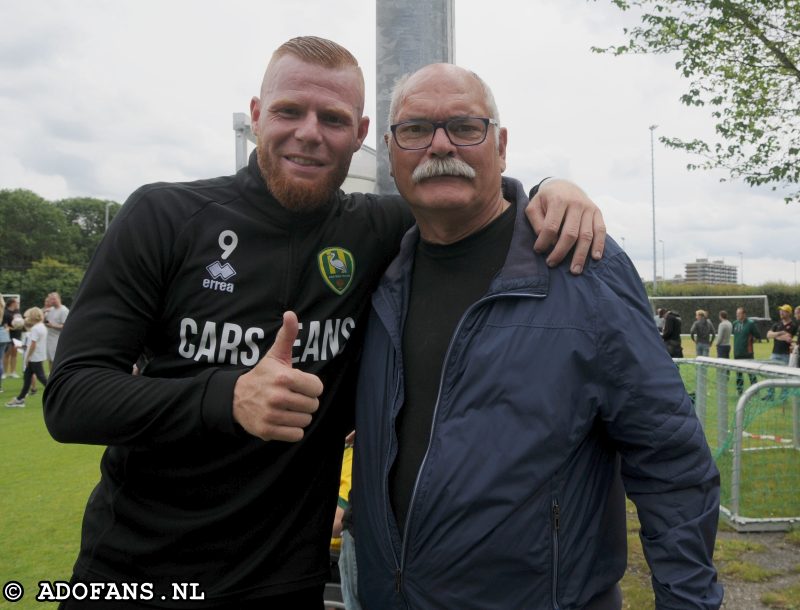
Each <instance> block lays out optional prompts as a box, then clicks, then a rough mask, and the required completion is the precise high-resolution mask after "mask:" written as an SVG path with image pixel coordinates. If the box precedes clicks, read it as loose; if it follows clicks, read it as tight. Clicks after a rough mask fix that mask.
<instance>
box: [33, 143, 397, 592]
mask: <svg viewBox="0 0 800 610" xmlns="http://www.w3.org/2000/svg"><path fill="white" fill-rule="evenodd" d="M411 221H412V218H411V214H410V212H409V211H408V209H407V207H406V206H405V205H404V204H403V203H402V202H401V201H400V199H399V198H396V197H391V198H378V197H375V196H372V195H345V194H343V193H342V192H339V193H338V194H337V195H336V196H335V198H334V200H333V201H332V202H331V203H330V204H329V205H328V206H326V207H325V208H324V209H322V210H319V211H316V212H313V213H297V212H290V211H288V210H286V209H284V208H283V207H281V206H280V205H279V204H278V202H277V201H276V200H275V199H274V198H273V197H272V196H271V195H270V193H269V192H268V191H267V190H266V188H265V186H264V183H263V180H262V178H261V176H260V174H259V170H258V166H257V164H256V161H255V153H254V154H253V155H252V156H251V158H250V164H249V167H247V168H244V169H242V170H240V171H239V172H238V173H237V174H236V175H235V176H227V177H221V178H216V179H211V180H202V181H197V182H190V183H182V184H153V185H149V186H145V187H142V188H140V189H139V190H138V191H136V192H135V193H134V194H133V195H132V196H131V197H130V198H129V199H128V201H127V202H126V203H125V205H124V207H123V208H122V210H121V211H120V213H119V214H118V215H117V217H116V218H115V219H114V221H113V223H112V224H111V226H110V227H109V229H108V232H107V234H106V235H105V237H104V239H103V241H102V243H101V244H100V246H99V248H98V250H97V252H96V254H95V256H94V259H93V260H92V263H91V265H90V267H89V270H88V271H87V273H86V276H85V278H84V281H83V284H82V286H81V288H80V291H79V293H78V295H77V297H76V299H75V302H74V305H73V308H72V310H71V312H70V317H69V321H68V323H67V324H66V326H65V328H64V332H63V334H62V336H61V341H60V342H59V352H58V358H57V360H56V370H55V373H54V374H53V376H52V378H51V381H50V383H49V384H48V386H47V389H46V393H45V416H46V421H47V426H48V428H49V429H50V431H51V433H52V434H53V436H54V437H55V438H56V439H58V440H60V441H62V442H74V443H93V444H103V445H109V447H108V449H107V450H106V452H105V454H104V455H103V459H102V463H101V472H102V478H101V480H100V483H99V484H98V486H97V488H96V489H95V491H94V493H93V494H92V496H91V498H90V499H89V504H88V506H87V509H86V515H85V518H84V526H83V537H82V543H81V551H80V556H79V558H78V562H77V564H76V566H75V571H76V575H77V576H78V578H80V579H83V580H87V581H104V582H107V581H118V582H119V581H126V582H130V581H140V582H152V583H155V587H154V589H155V595H154V600H153V603H156V604H159V605H160V604H162V602H161V601H160V596H161V595H162V594H165V595H166V597H167V598H169V597H170V591H171V589H170V583H173V582H193V583H199V585H200V589H201V590H202V591H203V592H204V593H205V596H206V603H207V604H208V605H211V604H212V603H213V602H214V601H216V602H219V601H220V600H232V599H251V598H256V597H262V596H265V595H273V594H281V593H284V592H290V591H294V590H299V589H302V588H305V587H309V586H314V585H318V584H320V583H323V582H324V581H325V580H326V578H327V575H328V569H329V555H328V544H329V541H330V532H331V525H332V518H333V514H334V510H335V506H336V497H337V489H338V482H339V468H340V461H341V452H342V448H343V446H344V437H345V434H346V433H347V432H348V431H349V430H350V429H351V428H352V399H351V395H350V391H351V387H350V386H351V384H350V383H349V381H348V379H349V374H350V373H351V369H353V367H352V366H351V365H352V363H353V360H354V358H353V356H354V354H355V353H356V347H357V346H356V345H354V339H353V334H354V332H355V331H356V329H357V327H358V326H359V325H360V322H361V317H362V315H363V313H364V311H365V309H366V307H367V304H368V302H369V294H370V292H371V291H372V290H373V288H374V286H375V284H376V282H377V280H378V278H379V277H380V276H381V274H382V272H383V270H384V269H385V267H386V266H387V265H388V263H389V262H390V261H391V259H392V257H393V256H394V254H395V253H396V252H397V249H398V246H399V242H400V239H401V237H402V235H403V234H404V232H405V231H406V230H407V229H408V227H409V226H410V225H411ZM288 309H291V310H293V311H295V312H296V313H297V314H298V317H299V320H300V324H301V329H300V334H299V336H298V339H297V341H296V343H295V346H294V352H293V356H294V361H295V366H296V367H298V368H300V369H302V370H304V371H308V372H311V373H314V374H317V375H319V376H320V377H321V379H322V382H323V384H324V386H325V390H324V393H323V395H322V397H321V404H320V408H319V410H318V411H317V413H316V414H315V415H314V420H313V423H312V424H311V425H310V426H309V427H308V428H307V429H306V432H305V437H304V438H303V440H302V441H300V442H298V443H285V442H279V441H272V442H263V441H261V440H260V439H257V438H255V437H252V436H250V435H248V434H246V433H245V432H244V431H243V430H242V429H241V428H239V427H238V425H236V424H235V422H234V420H233V418H232V400H233V388H234V385H235V383H236V380H237V379H238V377H239V376H240V375H241V374H242V373H244V372H245V371H247V370H248V369H249V368H250V367H252V366H254V365H255V364H256V363H257V362H258V361H259V360H260V359H261V358H262V357H263V356H264V354H265V353H266V351H267V350H268V349H269V347H270V346H271V345H272V343H273V340H274V337H275V334H276V332H277V330H278V328H279V327H280V325H281V317H282V314H283V312H284V311H286V310H288ZM144 351H149V352H152V359H151V360H150V361H149V364H148V365H147V367H146V369H145V372H144V375H143V376H137V377H134V376H132V375H131V374H130V373H131V365H132V364H133V363H134V362H135V361H136V360H137V358H138V357H139V355H140V354H141V353H143V352H144ZM163 604H164V605H167V606H168V605H169V604H168V602H163Z"/></svg>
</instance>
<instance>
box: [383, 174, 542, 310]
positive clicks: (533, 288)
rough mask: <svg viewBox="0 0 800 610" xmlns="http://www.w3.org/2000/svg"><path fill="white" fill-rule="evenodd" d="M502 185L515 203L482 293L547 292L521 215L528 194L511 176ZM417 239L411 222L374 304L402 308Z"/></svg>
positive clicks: (529, 230)
mask: <svg viewBox="0 0 800 610" xmlns="http://www.w3.org/2000/svg"><path fill="white" fill-rule="evenodd" d="M502 188H503V194H504V196H505V198H506V199H507V200H508V201H510V202H511V203H512V204H515V205H516V212H515V214H516V217H515V220H514V233H513V235H512V236H511V244H510V245H509V248H508V254H507V255H506V260H505V262H504V263H503V267H502V268H501V269H500V272H499V273H498V274H497V275H496V276H495V277H494V279H493V280H492V282H491V283H490V284H489V290H488V292H487V293H486V295H484V296H485V297H489V296H493V295H496V294H501V293H520V294H534V295H536V296H542V297H544V296H547V293H548V290H549V274H550V270H549V269H548V267H547V263H546V262H545V258H544V257H543V256H542V255H541V254H537V253H536V252H534V250H533V242H534V241H535V240H536V234H535V233H534V232H533V229H532V228H531V226H530V223H529V222H528V217H527V216H526V215H525V208H526V207H527V205H528V195H527V194H526V193H525V189H524V188H523V186H522V184H521V183H520V182H519V181H518V180H515V179H514V178H507V177H503V181H502ZM419 239H420V236H419V227H418V226H417V225H416V224H415V225H414V226H413V227H411V228H410V229H409V230H408V232H407V233H406V234H405V236H404V237H403V241H402V242H401V244H400V252H399V253H398V255H397V257H396V258H395V259H394V260H393V261H392V263H391V264H390V265H389V267H388V269H387V270H386V273H385V274H384V276H383V278H382V279H381V282H380V284H379V286H378V290H377V291H376V293H375V299H374V301H373V302H374V303H375V305H376V307H377V306H378V303H379V302H380V301H385V302H386V303H387V304H388V305H389V306H390V307H391V308H392V309H393V310H394V311H395V312H401V311H404V310H405V305H406V302H407V297H408V291H409V287H410V282H411V271H412V269H413V264H414V252H415V250H416V247H417V243H418V242H419Z"/></svg>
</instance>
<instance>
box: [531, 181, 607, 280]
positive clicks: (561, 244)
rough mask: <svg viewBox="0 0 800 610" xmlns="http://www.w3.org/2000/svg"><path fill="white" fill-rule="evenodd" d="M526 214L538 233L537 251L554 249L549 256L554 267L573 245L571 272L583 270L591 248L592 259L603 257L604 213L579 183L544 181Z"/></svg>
mask: <svg viewBox="0 0 800 610" xmlns="http://www.w3.org/2000/svg"><path fill="white" fill-rule="evenodd" d="M526 213H527V215H528V219H529V220H530V221H531V225H532V226H533V229H534V231H536V233H537V234H538V237H537V239H536V243H535V244H534V246H533V247H534V250H536V252H539V253H542V252H546V251H547V250H549V249H550V248H552V251H551V252H550V254H549V255H548V256H547V264H548V265H550V266H551V267H554V266H556V265H558V264H559V263H560V262H561V261H563V260H564V258H565V257H566V256H567V254H568V253H569V251H570V250H571V249H572V248H573V246H574V248H575V251H574V252H573V254H572V261H571V263H570V271H571V272H572V273H575V274H579V273H581V272H582V271H583V267H584V265H585V264H586V257H587V256H588V254H589V251H590V248H591V252H592V258H594V259H595V260H599V259H601V258H602V257H603V250H604V249H605V239H606V225H605V223H604V222H603V214H602V212H600V208H598V207H597V206H596V205H595V204H594V202H593V201H592V200H591V199H589V197H588V196H587V195H586V193H584V192H583V190H581V189H580V187H578V186H577V185H576V184H574V183H572V182H569V181H568V180H560V179H547V180H545V181H544V182H543V183H541V184H540V185H539V189H538V191H537V193H536V195H535V196H534V197H533V198H532V199H531V203H530V205H529V206H528V208H527V210H526Z"/></svg>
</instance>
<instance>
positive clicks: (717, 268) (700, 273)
mask: <svg viewBox="0 0 800 610" xmlns="http://www.w3.org/2000/svg"><path fill="white" fill-rule="evenodd" d="M737 276H738V274H737V268H736V266H735V265H726V264H725V261H722V260H716V261H710V262H709V260H708V259H707V258H698V259H695V262H693V263H686V282H688V283H690V284H736V283H737Z"/></svg>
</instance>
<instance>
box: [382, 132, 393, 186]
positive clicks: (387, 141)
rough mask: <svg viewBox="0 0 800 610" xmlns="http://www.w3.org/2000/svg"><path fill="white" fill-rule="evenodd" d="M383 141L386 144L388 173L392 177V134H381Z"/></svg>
mask: <svg viewBox="0 0 800 610" xmlns="http://www.w3.org/2000/svg"><path fill="white" fill-rule="evenodd" d="M383 141H384V143H385V144H386V152H387V153H388V154H389V175H390V176H391V177H392V178H394V170H393V169H392V145H391V141H392V136H391V134H389V133H385V134H383Z"/></svg>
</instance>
